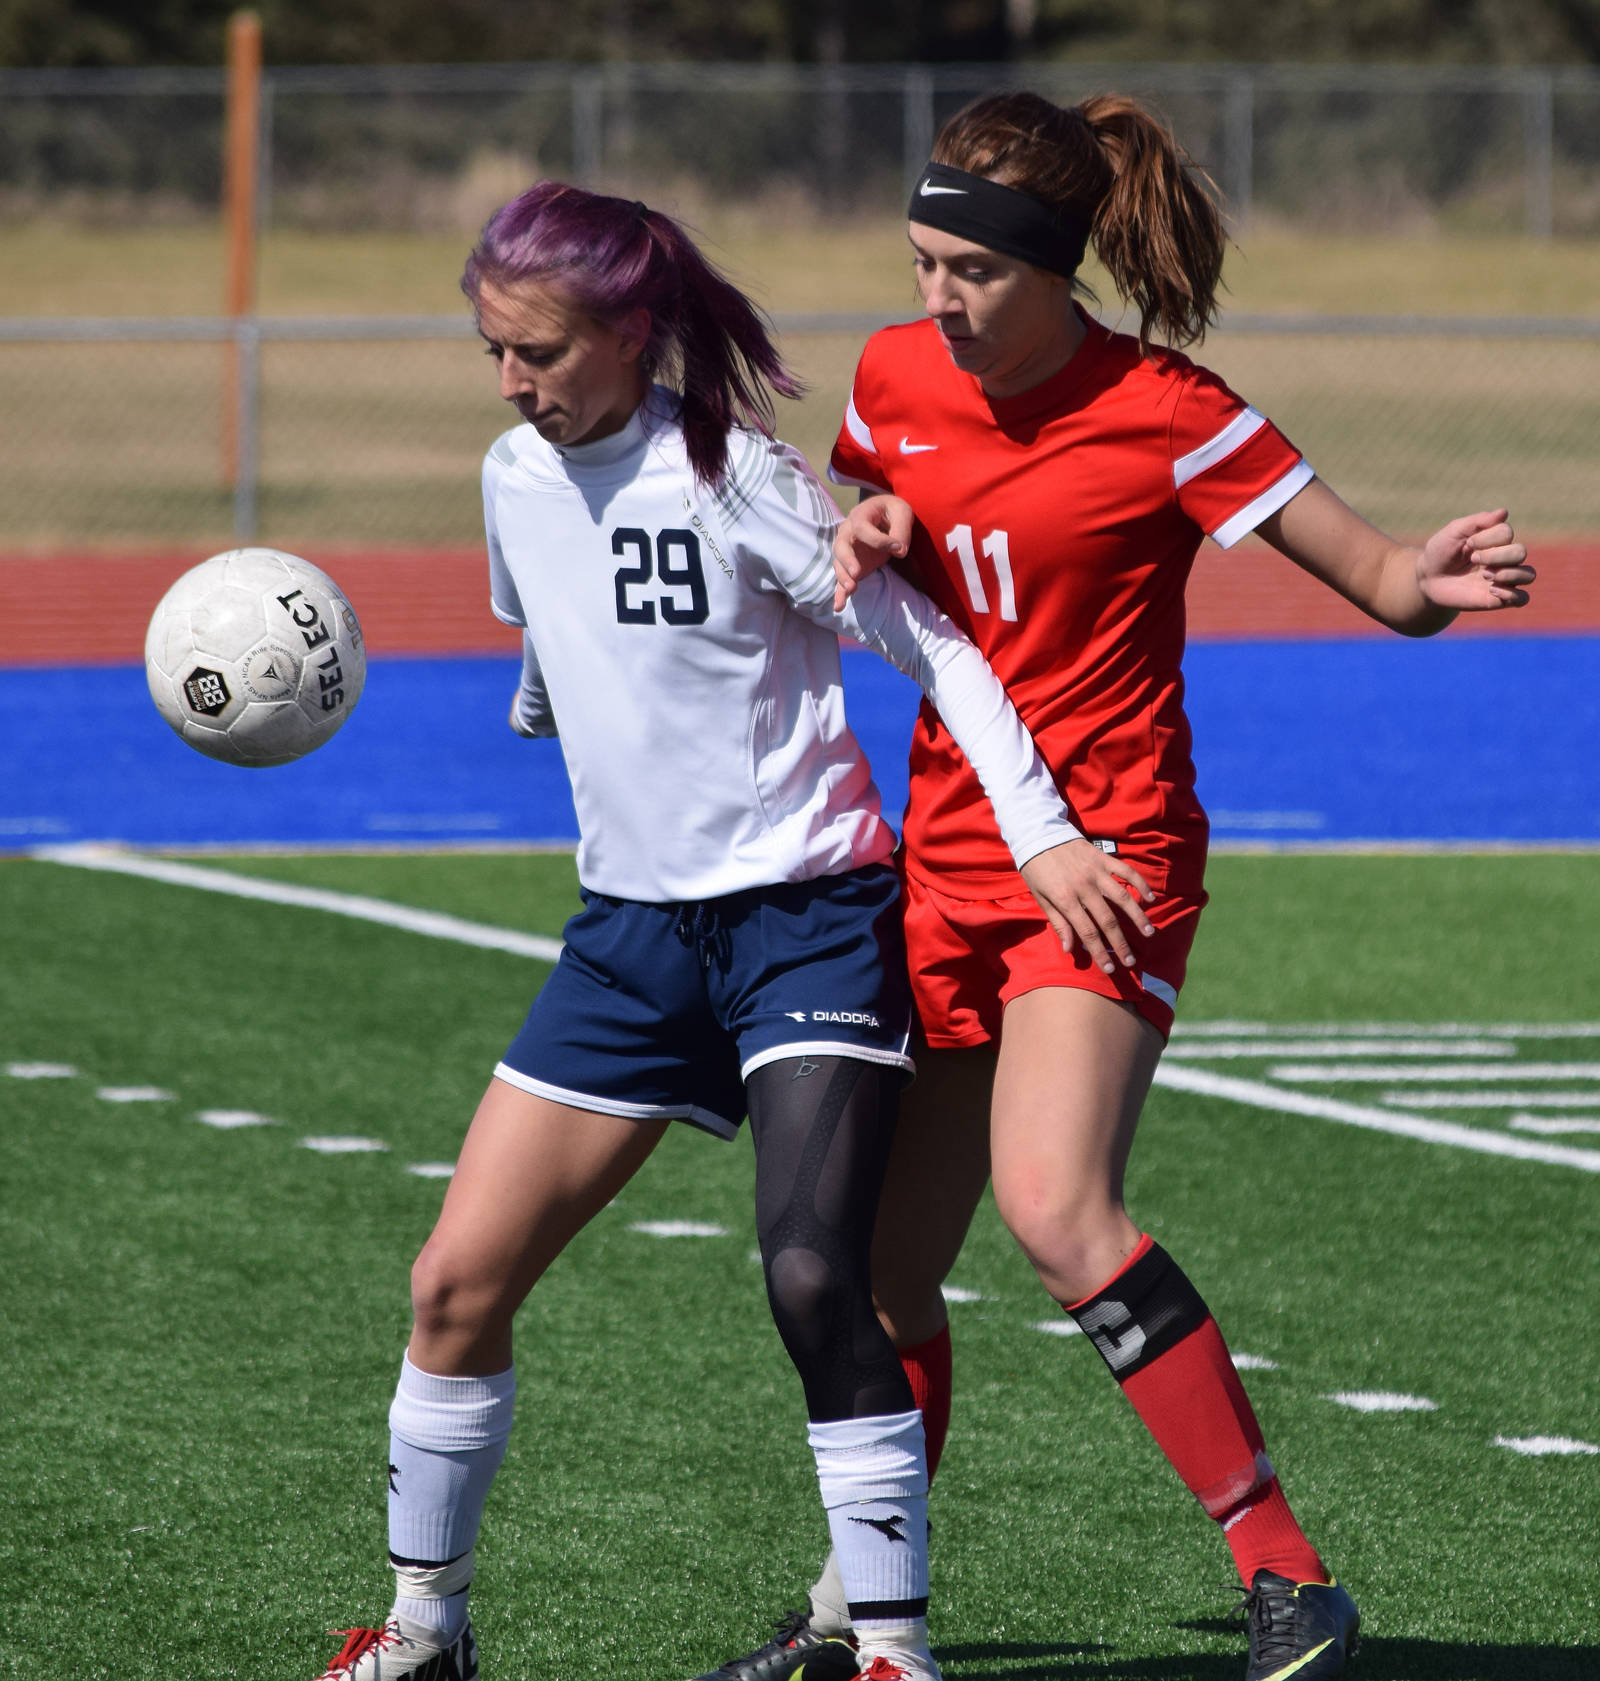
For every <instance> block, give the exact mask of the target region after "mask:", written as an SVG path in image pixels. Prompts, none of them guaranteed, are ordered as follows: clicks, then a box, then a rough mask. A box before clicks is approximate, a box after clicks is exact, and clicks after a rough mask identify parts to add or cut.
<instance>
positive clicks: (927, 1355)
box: [899, 1324, 950, 1481]
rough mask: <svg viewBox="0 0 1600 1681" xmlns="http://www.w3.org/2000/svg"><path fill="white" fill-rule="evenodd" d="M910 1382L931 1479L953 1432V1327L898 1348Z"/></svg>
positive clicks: (944, 1328)
mask: <svg viewBox="0 0 1600 1681" xmlns="http://www.w3.org/2000/svg"><path fill="white" fill-rule="evenodd" d="M899 1354H900V1364H901V1365H902V1366H904V1367H905V1369H906V1377H907V1378H908V1379H909V1380H910V1383H911V1399H912V1400H913V1401H915V1402H916V1404H917V1405H918V1406H919V1407H921V1408H922V1433H923V1435H924V1436H925V1437H926V1438H927V1442H928V1478H929V1480H930V1481H931V1480H932V1478H933V1473H934V1472H935V1471H937V1470H938V1468H939V1459H940V1456H941V1455H942V1454H943V1453H944V1439H945V1437H946V1436H947V1435H948V1434H949V1432H950V1327H949V1325H948V1324H947V1325H945V1326H944V1327H943V1329H941V1330H940V1331H939V1332H938V1333H937V1334H936V1335H935V1336H931V1337H929V1338H928V1340H927V1341H926V1342H919V1343H918V1344H917V1345H916V1347H914V1348H902V1349H901V1350H900V1351H899Z"/></svg>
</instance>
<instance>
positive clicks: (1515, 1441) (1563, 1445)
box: [1493, 1436, 1600, 1458]
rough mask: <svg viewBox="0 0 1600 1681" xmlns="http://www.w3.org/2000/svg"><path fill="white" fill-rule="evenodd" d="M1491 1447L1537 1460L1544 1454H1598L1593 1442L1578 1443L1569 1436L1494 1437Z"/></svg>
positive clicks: (1597, 1448) (1599, 1450) (1598, 1451)
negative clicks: (1504, 1449)
mask: <svg viewBox="0 0 1600 1681" xmlns="http://www.w3.org/2000/svg"><path fill="white" fill-rule="evenodd" d="M1493 1445H1494V1446H1495V1447H1497V1448H1510V1449H1511V1451H1512V1452H1513V1453H1522V1454H1527V1455H1529V1456H1530V1457H1533V1458H1539V1457H1541V1456H1543V1455H1545V1454H1552V1453H1556V1454H1579V1453H1600V1447H1596V1446H1595V1444H1594V1443H1593V1442H1580V1441H1577V1440H1575V1439H1574V1438H1573V1437H1571V1436H1496V1437H1495V1439H1494V1443H1493Z"/></svg>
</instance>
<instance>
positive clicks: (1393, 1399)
mask: <svg viewBox="0 0 1600 1681" xmlns="http://www.w3.org/2000/svg"><path fill="white" fill-rule="evenodd" d="M1322 1398H1323V1400H1324V1401H1337V1402H1338V1403H1339V1405H1340V1406H1341V1407H1351V1408H1354V1410H1355V1411H1356V1412H1358V1413H1436V1412H1438V1410H1439V1403H1438V1402H1437V1401H1430V1400H1429V1399H1428V1397H1427V1396H1426V1395H1397V1394H1392V1393H1391V1392H1390V1391H1388V1390H1386V1389H1340V1390H1336V1391H1335V1392H1334V1393H1333V1394H1332V1395H1324V1396H1323V1397H1322Z"/></svg>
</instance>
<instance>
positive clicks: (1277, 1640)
mask: <svg viewBox="0 0 1600 1681" xmlns="http://www.w3.org/2000/svg"><path fill="white" fill-rule="evenodd" d="M1239 1609H1240V1611H1241V1613H1242V1614H1243V1615H1244V1617H1245V1618H1246V1619H1247V1622H1248V1627H1249V1635H1250V1663H1249V1667H1248V1668H1247V1669H1246V1670H1245V1677H1244V1681H1329V1678H1330V1677H1332V1676H1335V1675H1342V1674H1343V1673H1344V1666H1345V1660H1346V1659H1347V1658H1351V1657H1354V1656H1355V1650H1356V1636H1357V1634H1358V1633H1359V1631H1360V1628H1361V1613H1360V1612H1359V1611H1358V1610H1357V1609H1356V1602H1355V1601H1354V1600H1353V1599H1352V1598H1351V1597H1350V1595H1349V1594H1348V1593H1346V1592H1345V1590H1344V1589H1343V1588H1342V1587H1340V1586H1339V1584H1338V1583H1337V1582H1291V1581H1290V1580H1289V1579H1288V1578H1287V1577H1286V1576H1277V1575H1274V1574H1273V1572H1272V1571H1270V1570H1262V1571H1259V1572H1258V1573H1257V1575H1256V1579H1255V1581H1254V1582H1253V1583H1252V1584H1251V1586H1250V1591H1249V1592H1248V1593H1247V1594H1245V1596H1244V1603H1243V1604H1242V1605H1241V1606H1240V1607H1239Z"/></svg>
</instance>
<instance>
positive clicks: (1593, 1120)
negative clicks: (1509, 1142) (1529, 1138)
mask: <svg viewBox="0 0 1600 1681" xmlns="http://www.w3.org/2000/svg"><path fill="white" fill-rule="evenodd" d="M1506 1125H1507V1126H1509V1127H1510V1128H1511V1130H1512V1131H1513V1132H1536V1133H1538V1134H1539V1135H1540V1136H1541V1137H1543V1138H1559V1137H1560V1136H1561V1135H1562V1134H1563V1133H1570V1132H1600V1115H1560V1116H1556V1117H1551V1116H1548V1115H1513V1116H1512V1117H1511V1119H1510V1120H1509V1121H1508V1122H1507V1123H1506Z"/></svg>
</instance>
